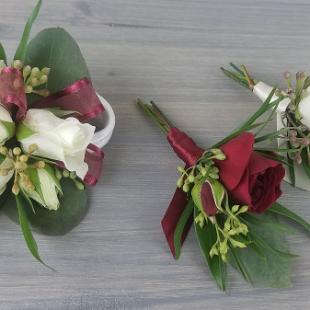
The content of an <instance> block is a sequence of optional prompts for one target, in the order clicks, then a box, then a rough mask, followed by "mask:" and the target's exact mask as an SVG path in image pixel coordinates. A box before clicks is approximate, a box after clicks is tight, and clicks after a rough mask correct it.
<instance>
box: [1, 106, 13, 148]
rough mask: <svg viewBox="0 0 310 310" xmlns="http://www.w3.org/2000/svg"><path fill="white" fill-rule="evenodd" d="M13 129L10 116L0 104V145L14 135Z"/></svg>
mask: <svg viewBox="0 0 310 310" xmlns="http://www.w3.org/2000/svg"><path fill="white" fill-rule="evenodd" d="M14 128H15V125H14V122H13V120H12V117H11V114H10V113H9V111H8V110H7V109H6V108H5V107H3V106H2V105H1V104H0V145H1V144H4V142H5V141H6V140H8V139H9V138H11V137H12V136H13V135H14Z"/></svg>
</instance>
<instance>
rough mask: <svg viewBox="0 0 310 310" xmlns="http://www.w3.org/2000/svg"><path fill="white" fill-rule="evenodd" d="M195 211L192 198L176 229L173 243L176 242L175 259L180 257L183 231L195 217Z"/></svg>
mask: <svg viewBox="0 0 310 310" xmlns="http://www.w3.org/2000/svg"><path fill="white" fill-rule="evenodd" d="M193 211H194V203H193V200H190V201H189V202H188V204H187V205H186V207H185V209H184V211H183V212H182V215H181V217H180V219H179V221H178V224H177V226H176V229H175V231H174V236H173V243H174V251H175V259H178V258H179V257H180V254H181V247H182V243H181V241H182V235H183V231H184V228H185V227H186V224H187V223H188V221H189V219H190V218H191V217H193Z"/></svg>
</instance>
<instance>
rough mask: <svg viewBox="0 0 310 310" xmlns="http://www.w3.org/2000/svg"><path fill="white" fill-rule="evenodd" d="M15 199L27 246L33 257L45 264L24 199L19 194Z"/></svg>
mask: <svg viewBox="0 0 310 310" xmlns="http://www.w3.org/2000/svg"><path fill="white" fill-rule="evenodd" d="M15 201H16V205H17V210H18V218H19V224H20V227H21V230H22V233H23V236H24V239H25V241H26V244H27V247H28V249H29V251H30V253H31V254H32V255H33V257H34V258H36V259H37V260H38V261H39V262H40V263H42V264H44V262H43V261H42V259H41V257H40V255H39V252H38V245H37V243H36V241H35V240H34V238H33V235H32V232H31V230H30V227H29V223H28V219H27V215H26V212H25V205H24V200H23V198H22V197H21V196H20V195H18V196H16V197H15Z"/></svg>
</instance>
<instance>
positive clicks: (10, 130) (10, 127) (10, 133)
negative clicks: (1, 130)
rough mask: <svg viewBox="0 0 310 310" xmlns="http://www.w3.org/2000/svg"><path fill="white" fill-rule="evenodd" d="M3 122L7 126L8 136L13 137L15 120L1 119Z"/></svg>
mask: <svg viewBox="0 0 310 310" xmlns="http://www.w3.org/2000/svg"><path fill="white" fill-rule="evenodd" d="M0 122H1V124H2V125H3V126H4V127H5V129H6V131H7V134H8V138H11V137H13V136H14V134H15V123H14V122H7V121H0Z"/></svg>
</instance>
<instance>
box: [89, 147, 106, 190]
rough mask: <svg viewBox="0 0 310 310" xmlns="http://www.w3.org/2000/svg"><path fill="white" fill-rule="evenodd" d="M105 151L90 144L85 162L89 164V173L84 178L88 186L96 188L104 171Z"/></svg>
mask: <svg viewBox="0 0 310 310" xmlns="http://www.w3.org/2000/svg"><path fill="white" fill-rule="evenodd" d="M103 158H104V153H103V151H102V150H101V149H100V148H99V147H98V146H97V145H95V144H89V145H88V147H87V150H86V154H85V162H86V163H87V164H88V172H87V174H86V176H85V178H84V182H85V183H86V184H87V185H92V186H95V185H96V184H97V182H98V180H99V177H100V175H101V171H102V162H103Z"/></svg>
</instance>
